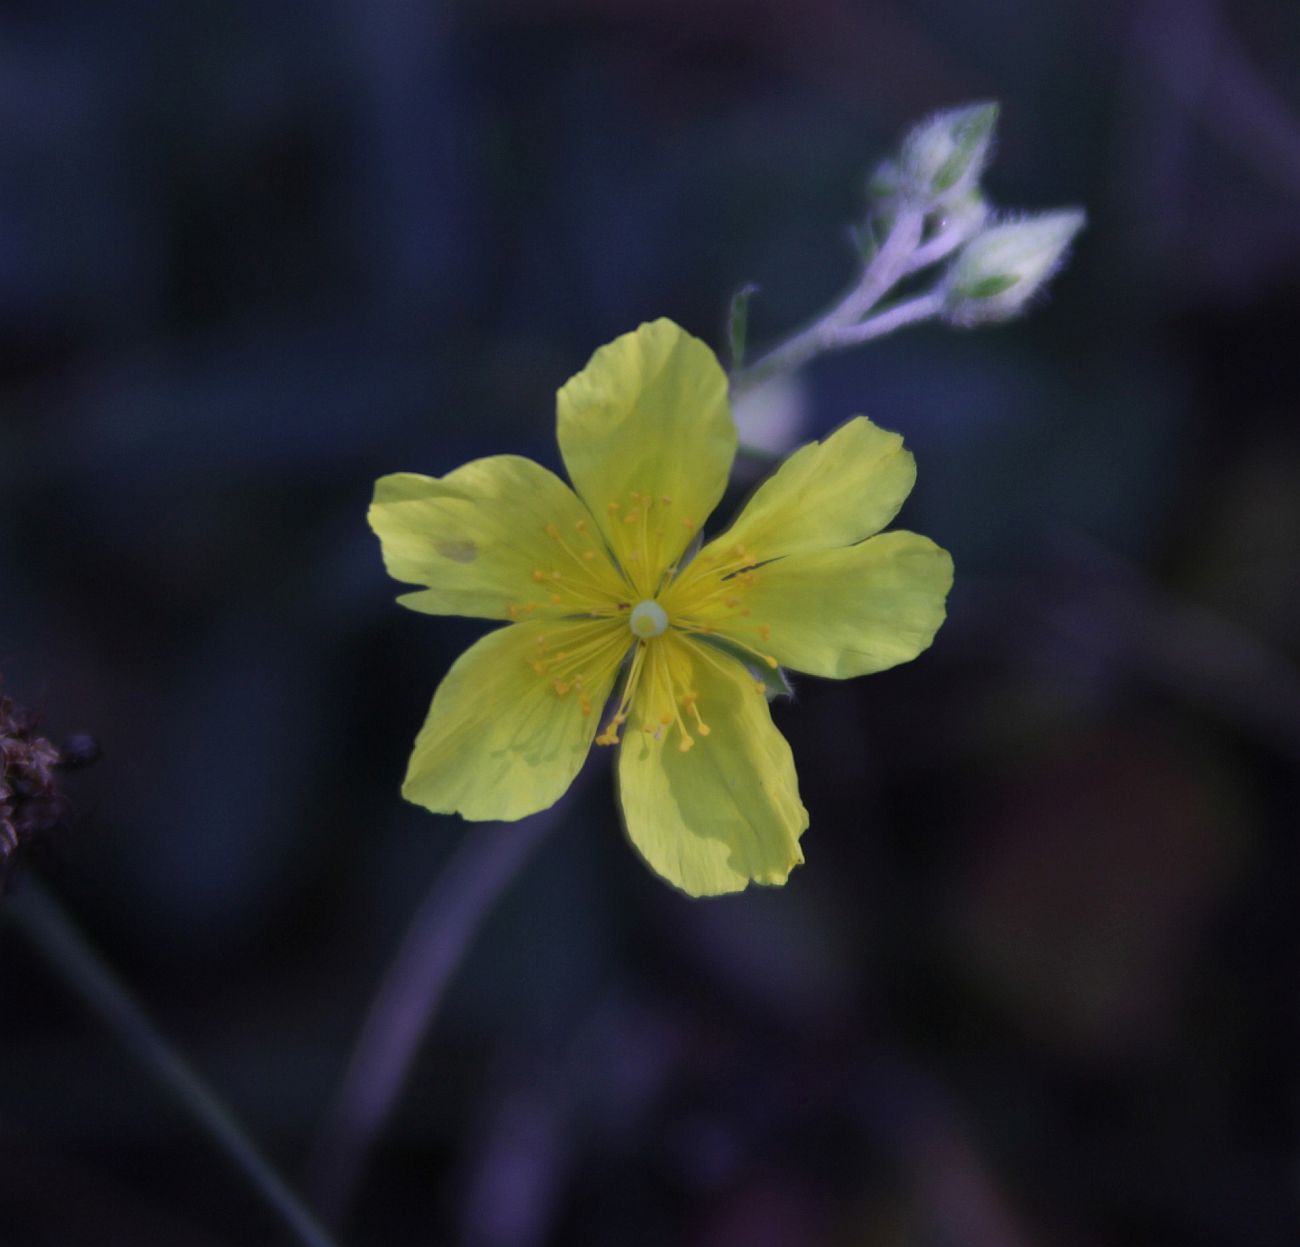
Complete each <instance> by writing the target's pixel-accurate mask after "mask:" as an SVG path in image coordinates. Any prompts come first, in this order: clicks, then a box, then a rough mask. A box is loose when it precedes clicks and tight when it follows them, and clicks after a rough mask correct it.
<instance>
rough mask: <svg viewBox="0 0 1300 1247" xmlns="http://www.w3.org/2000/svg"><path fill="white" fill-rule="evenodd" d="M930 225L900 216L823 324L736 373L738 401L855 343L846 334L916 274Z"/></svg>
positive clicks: (913, 214)
mask: <svg viewBox="0 0 1300 1247" xmlns="http://www.w3.org/2000/svg"><path fill="white" fill-rule="evenodd" d="M924 221H925V218H924V215H923V214H922V213H921V212H918V211H915V210H910V209H909V210H904V211H901V212H899V214H898V216H897V217H896V218H895V220H894V223H893V225H892V226H891V227H890V230H889V234H888V235H887V236H886V238H885V241H884V242H883V243H882V244H881V246H880V250H879V251H877V252H876V254H875V256H874V257H873V258H872V260H871V262H870V263H869V264H868V265H867V266H866V268H865V269H864V270H863V272H862V277H861V279H860V280H859V281H858V283H857V285H855V286H854V287H853V289H852V290H850V291H849V293H848V294H847V295H845V296H844V298H843V299H841V300H840V301H839V303H837V304H836V305H835V306H834V307H833V308H831V310H830V311H829V312H827V313H826V315H825V316H823V317H822V318H821V319H820V320H817V321H815V322H814V323H813V324H811V325H809V326H808V328H807V329H804V330H803V331H802V332H800V333H797V334H795V335H794V337H792V338H787V339H786V341H785V342H783V343H781V345H780V346H777V347H774V348H773V349H772V350H771V351H769V352H768V353H767V354H766V355H764V356H763V357H762V358H760V359H758V360H756V361H755V362H754V363H752V364H750V365H749V366H748V367H747V368H741V369H739V370H738V371H737V372H736V373H734V374H733V376H732V378H731V395H732V398H738V397H740V396H741V395H742V394H744V393H746V392H747V391H749V390H752V389H753V388H754V387H755V386H758V385H761V384H762V383H763V382H764V381H769V380H771V379H772V378H773V377H776V376H779V375H780V374H782V373H786V372H793V371H794V370H795V369H797V368H801V367H803V365H804V364H806V363H807V362H808V361H809V360H810V359H812V358H813V357H814V356H817V355H820V354H822V353H823V352H825V351H830V350H834V349H836V348H837V347H840V346H845V345H847V343H848V341H850V340H851V339H849V340H846V339H844V338H843V337H842V334H843V332H844V331H845V330H846V329H849V328H851V327H853V326H855V325H857V324H858V323H859V322H860V321H861V320H862V318H863V317H864V316H866V314H867V313H868V312H870V311H871V309H872V308H873V307H875V306H876V304H877V303H879V302H880V300H881V299H882V298H884V296H885V295H886V294H888V292H889V291H890V290H891V289H892V288H893V287H894V286H895V285H897V283H898V282H899V280H900V279H901V278H902V277H903V276H904V275H905V274H906V273H908V272H910V271H911V269H910V268H909V262H910V261H911V259H912V256H913V255H914V254H915V253H916V250H917V246H918V244H919V243H920V241H921V231H922V227H923V225H924Z"/></svg>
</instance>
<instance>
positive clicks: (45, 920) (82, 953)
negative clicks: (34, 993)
mask: <svg viewBox="0 0 1300 1247" xmlns="http://www.w3.org/2000/svg"><path fill="white" fill-rule="evenodd" d="M5 910H6V911H7V912H8V913H9V914H10V915H11V916H12V917H13V919H14V920H15V921H16V922H17V923H18V924H19V925H20V926H21V927H22V928H23V930H24V931H25V932H26V933H27V936H28V937H29V938H30V939H31V941H32V943H33V944H34V945H35V946H36V948H37V949H38V950H39V951H40V952H41V954H42V955H43V956H44V957H45V958H46V960H47V961H48V962H49V963H50V965H51V966H53V968H54V969H55V970H56V971H58V973H59V974H60V975H61V976H62V977H63V979H64V980H65V981H66V982H67V984H68V985H69V986H70V987H71V988H72V989H73V990H74V991H75V992H76V993H77V994H78V995H79V996H80V997H81V999H82V1000H83V1001H84V1002H85V1004H86V1005H87V1006H88V1007H89V1008H90V1009H91V1010H92V1011H93V1012H94V1013H96V1014H98V1015H99V1017H100V1019H101V1021H103V1022H104V1023H105V1024H106V1025H107V1026H108V1028H109V1029H110V1030H112V1031H113V1032H114V1033H115V1034H116V1035H117V1037H118V1039H119V1040H120V1041H121V1042H122V1044H123V1046H124V1047H126V1048H128V1049H129V1050H130V1051H131V1052H132V1053H133V1054H134V1055H135V1057H136V1059H137V1060H139V1061H140V1063H141V1064H142V1065H144V1066H145V1067H146V1068H147V1069H148V1070H149V1071H150V1072H151V1073H152V1074H153V1075H154V1077H155V1078H157V1079H158V1081H159V1082H160V1083H162V1084H163V1086H165V1087H166V1088H167V1089H168V1090H169V1091H170V1092H171V1093H172V1094H173V1095H174V1096H175V1097H176V1098H177V1100H179V1101H180V1102H181V1103H182V1104H183V1105H184V1106H185V1107H186V1108H187V1109H188V1110H189V1112H190V1114H191V1115H192V1116H193V1117H194V1119H195V1120H196V1121H197V1122H198V1123H199V1125H200V1126H202V1127H203V1129H204V1130H206V1131H207V1133H208V1134H209V1135H210V1136H211V1138H212V1139H213V1141H214V1142H215V1143H216V1144H217V1145H218V1147H220V1148H221V1150H222V1151H224V1152H225V1153H226V1155H227V1156H228V1157H229V1158H230V1160H231V1161H233V1162H234V1164H235V1166H236V1167H237V1168H238V1169H239V1170H240V1171H241V1172H242V1173H243V1175H244V1176H245V1177H246V1178H247V1179H248V1181H249V1183H250V1184H251V1185H252V1186H253V1187H254V1188H255V1189H256V1190H257V1192H258V1194H259V1195H260V1196H261V1197H262V1199H263V1200H264V1201H265V1203H266V1204H267V1205H268V1206H269V1207H270V1208H272V1209H273V1210H274V1211H275V1212H276V1213H277V1214H278V1215H279V1216H280V1218H281V1220H282V1221H283V1222H284V1224H285V1225H286V1226H287V1227H288V1228H289V1229H290V1230H292V1231H293V1233H294V1236H295V1237H296V1238H297V1240H298V1241H299V1242H300V1243H302V1244H304V1245H305V1247H335V1245H334V1240H333V1239H332V1238H331V1237H330V1235H329V1234H328V1233H327V1232H326V1231H325V1229H324V1228H323V1227H322V1226H321V1225H320V1223H319V1222H318V1221H317V1220H316V1218H315V1217H314V1216H313V1214H312V1213H311V1211H310V1210H309V1209H308V1208H307V1206H306V1205H305V1204H304V1203H303V1202H302V1201H301V1200H300V1199H299V1198H298V1197H297V1196H296V1195H295V1194H294V1193H293V1191H292V1190H291V1189H290V1188H289V1186H288V1184H287V1183H286V1182H285V1181H284V1179H283V1178H281V1177H280V1175H279V1174H278V1173H277V1172H276V1170H275V1169H274V1168H273V1167H272V1165H271V1163H270V1162H269V1161H268V1160H267V1159H266V1157H265V1156H264V1155H263V1154H262V1152H261V1150H260V1149H259V1148H258V1146H257V1144H256V1143H254V1142H253V1140H252V1139H251V1138H250V1137H249V1136H248V1134H247V1133H246V1131H245V1130H244V1128H243V1127H242V1126H241V1125H240V1124H239V1122H238V1121H237V1120H236V1119H235V1117H234V1115H233V1114H232V1113H231V1112H230V1110H229V1109H228V1108H226V1106H225V1105H224V1104H223V1103H222V1102H221V1101H220V1100H219V1099H218V1098H217V1097H216V1095H215V1094H214V1093H213V1092H212V1090H211V1089H210V1088H209V1087H208V1086H207V1084H206V1083H204V1081H203V1080H202V1079H201V1078H200V1077H199V1075H198V1074H197V1073H195V1071H194V1070H193V1068H192V1067H191V1066H190V1065H189V1063H188V1062H187V1061H186V1060H185V1059H184V1058H183V1057H182V1056H181V1055H180V1054H179V1053H178V1052H177V1051H176V1050H175V1049H174V1048H173V1047H172V1046H171V1045H170V1044H169V1043H168V1042H167V1040H166V1039H165V1038H164V1037H163V1035H162V1034H161V1032H160V1031H159V1030H158V1028H157V1027H156V1026H154V1024H153V1023H152V1022H151V1021H150V1020H149V1018H148V1017H147V1016H146V1015H145V1013H144V1011H143V1010H142V1009H141V1007H140V1006H139V1005H138V1004H137V1003H136V1001H135V1000H134V999H133V997H132V996H131V994H130V993H129V992H128V991H127V989H126V988H125V987H124V986H123V985H122V983H121V982H120V980H119V979H118V978H117V976H116V975H115V974H114V973H113V971H112V970H111V969H110V968H109V966H108V965H107V963H106V962H105V961H104V960H103V958H102V957H100V955H99V954H98V953H97V952H96V951H95V950H94V948H92V947H91V945H90V943H89V942H88V941H87V940H86V938H85V936H84V935H82V934H81V932H80V931H78V930H77V928H76V926H75V925H74V924H73V922H72V919H71V918H69V917H68V915H67V913H66V912H65V911H64V909H63V907H62V906H61V905H60V904H59V902H58V901H57V900H56V899H55V898H54V897H53V896H52V895H51V894H50V893H49V892H48V891H47V890H46V889H45V888H44V887H43V886H42V885H41V883H40V882H39V881H38V880H37V879H35V878H32V877H30V876H29V877H28V878H27V880H26V882H25V885H24V887H23V889H22V890H21V892H19V893H18V894H17V895H15V896H13V897H11V898H10V899H9V900H8V901H6V902H5Z"/></svg>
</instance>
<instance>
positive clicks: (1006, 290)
mask: <svg viewBox="0 0 1300 1247" xmlns="http://www.w3.org/2000/svg"><path fill="white" fill-rule="evenodd" d="M1084 220H1085V217H1084V214H1083V212H1082V211H1081V210H1080V209H1078V208H1067V209H1064V210H1062V211H1060V212H1045V213H1043V214H1042V215H1041V216H1035V217H1027V218H1026V219H1024V220H1022V221H1010V222H1007V223H1006V224H1004V225H994V226H991V227H990V228H988V229H985V230H983V231H982V232H981V233H979V234H977V235H976V236H975V237H974V238H972V239H971V240H970V242H968V243H967V244H966V245H965V246H964V247H963V248H962V249H961V251H960V252H958V254H957V258H956V259H955V260H954V261H953V263H952V267H951V268H950V269H949V270H948V276H947V278H946V280H945V283H944V285H945V303H944V318H945V319H946V320H947V321H949V322H950V323H951V324H954V325H963V326H969V325H984V324H991V323H993V322H995V321H1000V320H1010V319H1011V318H1012V317H1013V316H1016V315H1018V314H1019V313H1020V312H1022V311H1023V310H1024V308H1025V304H1026V303H1028V301H1029V300H1030V299H1031V298H1033V296H1034V295H1035V294H1036V293H1037V292H1038V291H1039V290H1041V289H1042V288H1043V287H1044V286H1045V285H1046V284H1047V282H1048V280H1049V279H1050V278H1051V276H1052V274H1053V273H1055V272H1056V270H1057V269H1058V268H1060V266H1061V264H1062V262H1063V261H1064V259H1065V254H1066V251H1067V249H1068V248H1069V246H1070V243H1071V242H1072V241H1073V240H1074V236H1075V235H1076V234H1077V233H1078V232H1079V231H1080V230H1081V229H1082V228H1083V225H1084Z"/></svg>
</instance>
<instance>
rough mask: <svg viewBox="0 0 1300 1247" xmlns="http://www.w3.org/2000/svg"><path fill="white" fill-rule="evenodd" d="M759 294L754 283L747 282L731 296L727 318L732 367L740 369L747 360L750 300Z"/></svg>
mask: <svg viewBox="0 0 1300 1247" xmlns="http://www.w3.org/2000/svg"><path fill="white" fill-rule="evenodd" d="M757 293H758V287H757V286H756V285H754V283H753V282H746V283H745V285H743V286H741V288H740V289H739V290H737V291H736V293H735V294H733V295H732V296H731V311H730V313H729V314H728V316H727V339H728V342H729V344H730V346H731V366H732V368H739V367H740V365H741V363H742V362H743V361H744V358H745V340H746V338H747V337H748V335H749V300H750V297H751V296H753V295H755V294H757Z"/></svg>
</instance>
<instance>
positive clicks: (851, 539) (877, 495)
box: [710, 416, 916, 563]
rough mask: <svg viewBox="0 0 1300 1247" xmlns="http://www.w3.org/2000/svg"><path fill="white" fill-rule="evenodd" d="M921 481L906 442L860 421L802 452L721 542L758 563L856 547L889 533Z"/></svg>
mask: <svg viewBox="0 0 1300 1247" xmlns="http://www.w3.org/2000/svg"><path fill="white" fill-rule="evenodd" d="M915 482H916V464H915V462H914V461H913V459H912V454H911V452H910V451H908V450H904V449H903V439H902V437H900V436H899V435H898V434H897V433H890V432H887V431H886V430H884V429H882V428H879V427H878V426H876V425H874V424H872V423H871V421H870V420H868V419H867V418H866V416H855V417H854V418H853V419H852V420H850V421H848V423H847V424H843V425H841V426H840V427H839V428H838V429H836V430H835V432H834V433H832V434H831V435H830V436H829V437H827V438H826V439H825V441H821V442H809V443H808V444H807V445H806V446H801V447H799V449H798V450H796V451H795V452H794V453H793V454H792V455H791V456H790V457H789V458H788V459H787V460H786V461H785V462H784V463H783V464H782V465H781V466H780V467H779V468H778V469H777V470H776V472H775V473H773V474H772V475H771V476H770V477H768V479H767V480H766V481H764V482H763V484H762V485H760V486H759V487H758V489H757V490H755V491H754V494H753V496H752V497H751V498H750V499H749V501H748V502H747V503H746V504H745V506H744V508H743V509H742V510H741V512H740V515H739V516H738V517H737V518H736V522H735V523H734V524H732V526H731V528H730V529H728V530H727V532H725V533H724V534H723V535H722V536H721V537H718V538H716V543H717V544H718V545H726V546H743V547H744V548H745V549H746V550H747V551H748V553H749V556H750V558H751V559H752V561H753V562H756V563H762V562H766V561H767V560H769V559H775V558H780V557H782V556H783V555H788V554H800V553H803V552H804V551H809V550H833V549H835V548H836V547H839V546H850V545H853V544H854V543H855V542H859V541H861V540H863V538H865V537H870V536H871V535H872V534H873V533H878V532H879V531H880V530H881V529H882V528H884V526H885V525H886V524H888V523H889V521H890V520H892V519H893V518H894V516H895V515H897V514H898V508H899V507H901V506H902V505H903V501H904V499H905V498H906V497H907V495H908V494H910V493H911V492H912V486H913V484H915ZM710 544H713V543H710Z"/></svg>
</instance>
